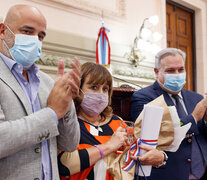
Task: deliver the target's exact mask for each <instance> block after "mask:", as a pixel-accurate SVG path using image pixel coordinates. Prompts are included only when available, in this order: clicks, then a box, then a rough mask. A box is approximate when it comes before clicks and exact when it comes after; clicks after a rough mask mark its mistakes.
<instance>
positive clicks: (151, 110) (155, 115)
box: [138, 105, 164, 176]
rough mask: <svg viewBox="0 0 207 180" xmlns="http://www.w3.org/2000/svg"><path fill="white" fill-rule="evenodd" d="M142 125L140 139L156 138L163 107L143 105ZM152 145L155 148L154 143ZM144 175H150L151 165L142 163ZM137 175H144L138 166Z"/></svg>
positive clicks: (141, 152)
mask: <svg viewBox="0 0 207 180" xmlns="http://www.w3.org/2000/svg"><path fill="white" fill-rule="evenodd" d="M143 111H144V112H143V118H142V127H141V139H144V140H157V139H158V136H159V132H160V125H161V121H162V116H163V112H164V108H162V107H159V106H153V105H145V106H144V110H143ZM152 147H154V148H156V145H153V146H152ZM145 152H146V151H145V150H142V149H141V150H140V155H142V154H144V153H145ZM142 169H143V171H144V174H145V176H150V174H151V169H152V166H150V165H142ZM138 174H139V176H144V175H143V173H142V171H141V169H140V168H139V172H138Z"/></svg>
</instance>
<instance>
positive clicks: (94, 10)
mask: <svg viewBox="0 0 207 180" xmlns="http://www.w3.org/2000/svg"><path fill="white" fill-rule="evenodd" d="M29 1H33V2H36V3H38V4H43V5H45V6H49V7H53V8H59V9H61V10H64V11H69V12H71V13H75V14H79V15H82V16H87V15H89V16H91V17H93V18H97V15H98V17H101V15H102V13H103V17H104V18H105V17H108V18H110V19H116V20H121V21H122V20H123V19H125V18H126V9H125V7H126V0H104V1H100V0H79V1H77V0H70V1H68V0H29ZM109 5H110V6H109ZM94 15H96V16H94Z"/></svg>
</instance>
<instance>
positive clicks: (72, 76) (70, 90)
mask: <svg viewBox="0 0 207 180" xmlns="http://www.w3.org/2000/svg"><path fill="white" fill-rule="evenodd" d="M71 67H72V69H71V70H69V71H68V72H67V73H64V61H63V60H60V61H59V65H58V77H57V80H56V82H55V84H54V87H53V89H52V90H51V92H50V94H49V97H48V99H47V106H48V107H50V108H52V109H53V110H54V111H55V112H56V114H57V117H58V119H60V118H62V117H63V116H64V115H65V114H66V113H67V112H68V110H69V108H70V104H71V101H72V98H74V97H76V96H77V95H78V93H79V86H80V75H81V73H80V66H79V62H78V60H77V58H75V59H74V62H72V63H71Z"/></svg>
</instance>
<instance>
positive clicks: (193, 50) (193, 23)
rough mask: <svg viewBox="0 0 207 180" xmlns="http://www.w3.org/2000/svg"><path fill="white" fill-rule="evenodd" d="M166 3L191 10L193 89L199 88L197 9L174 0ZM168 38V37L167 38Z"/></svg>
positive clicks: (167, 0)
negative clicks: (197, 72) (197, 80)
mask: <svg viewBox="0 0 207 180" xmlns="http://www.w3.org/2000/svg"><path fill="white" fill-rule="evenodd" d="M166 3H169V4H171V5H173V6H176V7H178V8H181V9H183V10H185V11H187V12H189V13H190V14H191V19H192V26H191V32H192V61H193V62H192V63H193V67H192V68H193V89H194V91H195V90H196V89H197V88H196V79H197V75H196V39H195V37H196V36H195V11H194V10H192V9H190V8H187V7H185V6H183V5H181V4H178V3H176V2H174V1H172V0H166ZM166 40H167V39H166Z"/></svg>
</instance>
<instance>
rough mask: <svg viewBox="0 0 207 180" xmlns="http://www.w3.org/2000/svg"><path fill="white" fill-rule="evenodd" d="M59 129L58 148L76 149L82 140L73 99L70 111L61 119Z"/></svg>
mask: <svg viewBox="0 0 207 180" xmlns="http://www.w3.org/2000/svg"><path fill="white" fill-rule="evenodd" d="M58 129H59V133H60V134H59V136H58V137H57V143H58V149H60V150H62V151H68V152H72V151H74V150H76V149H77V147H78V145H79V141H80V126H79V123H78V120H77V115H76V110H75V106H74V103H73V101H72V103H71V106H70V109H69V111H68V113H67V114H66V115H65V116H64V117H63V118H62V119H60V120H59V123H58Z"/></svg>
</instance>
